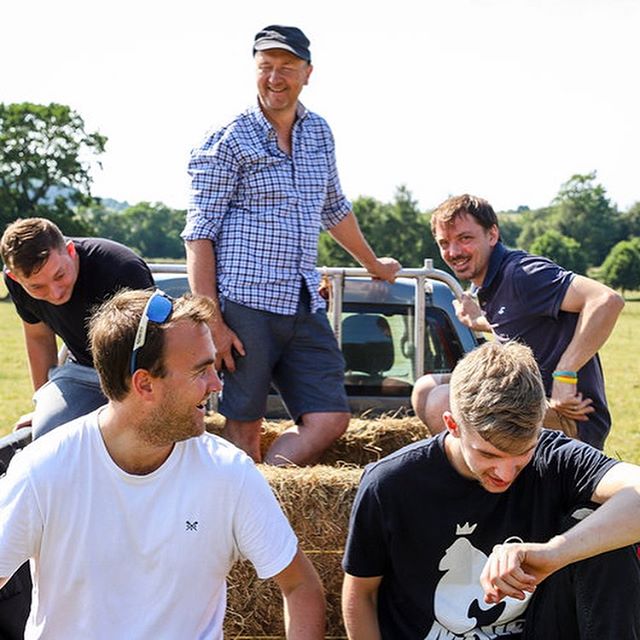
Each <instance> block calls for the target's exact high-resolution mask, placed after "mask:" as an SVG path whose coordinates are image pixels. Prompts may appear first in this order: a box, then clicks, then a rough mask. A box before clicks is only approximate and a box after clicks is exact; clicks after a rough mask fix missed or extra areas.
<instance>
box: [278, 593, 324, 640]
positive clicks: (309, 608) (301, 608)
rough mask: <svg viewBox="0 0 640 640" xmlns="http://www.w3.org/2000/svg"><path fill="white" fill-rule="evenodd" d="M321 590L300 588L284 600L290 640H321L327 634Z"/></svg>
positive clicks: (287, 631) (287, 632) (287, 634)
mask: <svg viewBox="0 0 640 640" xmlns="http://www.w3.org/2000/svg"><path fill="white" fill-rule="evenodd" d="M324 602H325V601H324V594H323V593H322V591H321V590H318V589H314V588H309V587H303V586H301V587H299V588H298V589H295V590H294V591H293V592H292V593H290V594H289V595H288V596H285V599H284V612H285V615H284V617H285V631H286V636H287V639H288V640H321V639H322V638H324V632H325V604H324Z"/></svg>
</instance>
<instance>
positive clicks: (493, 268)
mask: <svg viewBox="0 0 640 640" xmlns="http://www.w3.org/2000/svg"><path fill="white" fill-rule="evenodd" d="M507 251H508V249H507V248H506V247H505V246H504V245H503V244H502V242H501V241H500V240H499V241H498V242H497V244H496V246H495V247H493V250H492V251H491V255H490V256H489V268H488V269H487V275H486V276H485V277H484V281H483V282H482V286H481V287H477V286H475V285H474V287H473V290H474V292H477V291H480V290H482V289H487V288H488V287H490V286H491V283H492V282H493V281H494V279H495V277H496V275H497V273H498V271H500V265H501V264H502V261H503V260H504V258H505V256H506V255H507Z"/></svg>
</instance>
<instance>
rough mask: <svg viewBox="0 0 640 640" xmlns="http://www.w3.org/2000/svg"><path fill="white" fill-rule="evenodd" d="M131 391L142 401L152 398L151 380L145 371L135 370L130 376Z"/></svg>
mask: <svg viewBox="0 0 640 640" xmlns="http://www.w3.org/2000/svg"><path fill="white" fill-rule="evenodd" d="M131 390H132V391H133V392H134V393H135V394H136V395H137V396H139V397H140V398H141V399H142V400H151V399H152V398H153V392H154V388H153V378H152V377H151V374H150V373H149V372H148V371H147V370H146V369H136V370H135V371H134V372H133V375H132V376H131Z"/></svg>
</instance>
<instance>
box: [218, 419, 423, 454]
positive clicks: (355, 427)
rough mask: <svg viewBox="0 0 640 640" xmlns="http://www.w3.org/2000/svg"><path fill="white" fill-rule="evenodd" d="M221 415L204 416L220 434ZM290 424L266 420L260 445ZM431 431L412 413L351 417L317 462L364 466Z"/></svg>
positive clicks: (277, 434)
mask: <svg viewBox="0 0 640 640" xmlns="http://www.w3.org/2000/svg"><path fill="white" fill-rule="evenodd" d="M223 421H224V419H223V418H222V417H221V416H210V417H208V418H207V430H208V431H211V432H212V433H217V434H218V435H222V425H223ZM291 425H292V422H291V421H290V420H269V421H265V422H264V424H263V427H262V436H261V440H260V449H261V451H262V454H263V455H264V453H265V452H266V451H267V449H268V448H269V447H270V446H271V444H272V443H273V441H274V440H275V439H276V438H277V437H278V436H279V435H280V434H281V433H282V432H283V431H284V430H285V429H287V428H289V427H290V426H291ZM429 435H430V433H429V431H428V429H427V427H426V426H425V425H424V424H423V423H422V422H421V421H420V420H419V419H418V418H415V417H404V418H396V417H389V416H380V417H377V418H352V419H351V422H350V423H349V428H348V429H347V431H346V432H345V433H344V435H343V436H342V437H341V438H338V440H336V441H335V442H334V443H333V444H332V445H331V446H330V447H329V448H328V449H327V450H326V451H325V452H324V454H323V455H322V456H321V458H320V460H319V464H322V465H336V464H340V463H347V464H355V465H358V466H364V465H366V464H368V463H369V462H375V461H376V460H379V459H380V458H384V456H386V455H388V454H390V453H392V452H394V451H396V450H397V449H400V448H402V447H404V446H405V445H407V444H410V443H411V442H417V441H418V440H422V439H423V438H428V437H429Z"/></svg>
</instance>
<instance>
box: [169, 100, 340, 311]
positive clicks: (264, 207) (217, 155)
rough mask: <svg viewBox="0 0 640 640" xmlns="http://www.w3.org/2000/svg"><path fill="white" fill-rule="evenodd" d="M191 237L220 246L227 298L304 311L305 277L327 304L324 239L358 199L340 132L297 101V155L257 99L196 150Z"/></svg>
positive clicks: (221, 289)
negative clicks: (346, 178) (343, 174)
mask: <svg viewBox="0 0 640 640" xmlns="http://www.w3.org/2000/svg"><path fill="white" fill-rule="evenodd" d="M189 175H190V176H191V197H190V202H189V210H188V213H187V222H186V226H185V228H184V231H183V232H182V237H183V238H184V239H185V240H197V239H203V238H205V239H209V240H212V241H213V243H214V244H215V251H216V274H217V280H218V294H219V296H220V297H221V298H226V299H229V300H233V301H234V302H237V303H239V304H243V305H245V306H248V307H252V308H254V309H261V310H264V311H270V312H272V313H280V314H284V315H293V314H295V312H296V310H297V306H298V300H299V297H300V287H301V284H302V282H303V281H304V282H306V284H307V287H308V289H309V292H310V294H311V309H312V311H316V310H317V309H319V308H323V307H324V301H323V300H322V298H320V296H319V295H318V293H317V289H318V284H319V276H318V274H317V272H316V270H315V267H316V259H317V254H318V235H319V233H320V231H321V229H322V228H325V229H328V228H331V227H333V226H335V225H336V224H338V223H339V222H340V221H341V220H342V219H343V218H344V217H345V216H346V215H347V214H348V213H349V212H350V211H351V203H350V202H349V201H348V200H347V199H346V198H345V196H344V194H343V193H342V189H341V187H340V181H339V178H338V171H337V168H336V160H335V148H334V141H333V135H332V133H331V129H330V128H329V125H328V124H327V123H326V122H325V121H324V119H323V118H321V117H320V116H318V115H316V114H314V113H311V112H310V111H307V110H306V109H305V108H304V107H303V106H302V105H299V106H298V117H297V119H296V122H295V124H294V127H293V137H292V153H291V157H290V156H288V155H287V154H286V153H284V152H283V151H281V150H280V148H279V147H278V143H277V139H276V132H275V130H274V128H273V127H272V126H271V124H270V123H269V121H268V120H267V119H266V118H265V117H264V115H263V113H262V111H261V110H260V107H259V106H258V105H257V104H256V105H255V106H254V107H251V108H250V109H248V110H247V111H245V112H244V113H243V114H241V115H240V116H238V117H237V118H235V119H234V120H233V121H232V122H231V123H230V124H228V125H227V126H225V127H223V128H221V129H219V130H218V131H216V132H215V133H213V134H212V135H210V136H209V137H207V139H206V140H205V142H204V144H202V145H201V146H200V147H199V148H197V149H195V150H194V151H193V152H192V154H191V161H190V163H189Z"/></svg>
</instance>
